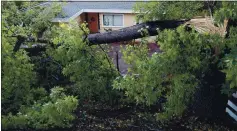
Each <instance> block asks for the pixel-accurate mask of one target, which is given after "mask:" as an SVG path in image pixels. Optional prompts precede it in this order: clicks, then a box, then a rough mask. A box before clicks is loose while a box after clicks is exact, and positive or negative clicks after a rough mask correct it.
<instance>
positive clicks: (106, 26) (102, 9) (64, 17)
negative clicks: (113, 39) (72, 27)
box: [52, 1, 136, 33]
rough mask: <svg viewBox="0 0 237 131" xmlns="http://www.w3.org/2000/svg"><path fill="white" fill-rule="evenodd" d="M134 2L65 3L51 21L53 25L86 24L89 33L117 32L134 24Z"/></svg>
mask: <svg viewBox="0 0 237 131" xmlns="http://www.w3.org/2000/svg"><path fill="white" fill-rule="evenodd" d="M135 3H136V2H134V1H133V2H108V1H107V2H105V1H97V2H94V1H93V2H85V1H81V2H75V1H71V2H67V3H66V4H64V5H63V6H62V13H61V14H60V15H58V16H57V17H56V18H54V19H53V20H52V22H55V23H67V22H69V21H70V20H77V22H78V23H79V24H80V23H83V22H87V23H88V28H89V29H90V33H98V32H104V31H107V30H117V29H121V28H124V27H129V26H132V25H135V24H136V20H135V15H136V14H135V13H134V12H133V6H134V5H135Z"/></svg>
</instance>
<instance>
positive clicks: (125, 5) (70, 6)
mask: <svg viewBox="0 0 237 131" xmlns="http://www.w3.org/2000/svg"><path fill="white" fill-rule="evenodd" d="M135 3H136V2H135V1H130V2H122V1H121V2H108V1H107V2H105V1H96V2H95V1H93V2H85V1H80V2H75V1H72V2H67V3H66V4H64V5H63V6H62V13H61V15H58V16H57V17H56V18H54V19H53V20H52V22H69V20H71V19H75V18H76V17H77V16H79V15H80V14H81V13H83V12H107V13H132V12H133V11H132V8H133V6H134V5H135Z"/></svg>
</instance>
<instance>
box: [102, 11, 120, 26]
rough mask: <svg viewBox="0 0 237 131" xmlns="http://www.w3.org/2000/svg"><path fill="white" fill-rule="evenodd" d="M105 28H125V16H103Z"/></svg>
mask: <svg viewBox="0 0 237 131" xmlns="http://www.w3.org/2000/svg"><path fill="white" fill-rule="evenodd" d="M103 25H104V26H123V15H119V14H105V15H103Z"/></svg>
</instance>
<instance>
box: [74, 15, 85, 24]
mask: <svg viewBox="0 0 237 131" xmlns="http://www.w3.org/2000/svg"><path fill="white" fill-rule="evenodd" d="M76 19H77V22H78V23H79V24H81V23H83V22H84V21H86V15H85V13H82V14H81V15H79V16H78V17H77V18H76Z"/></svg>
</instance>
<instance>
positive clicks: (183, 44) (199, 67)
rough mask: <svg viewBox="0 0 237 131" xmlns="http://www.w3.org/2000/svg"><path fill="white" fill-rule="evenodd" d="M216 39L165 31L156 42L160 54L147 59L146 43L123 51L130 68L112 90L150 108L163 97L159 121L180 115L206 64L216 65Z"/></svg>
mask: <svg viewBox="0 0 237 131" xmlns="http://www.w3.org/2000/svg"><path fill="white" fill-rule="evenodd" d="M221 40H222V39H221V38H220V37H219V36H210V35H201V34H199V33H197V32H195V31H194V30H193V31H191V32H189V31H185V28H184V27H179V28H178V29H177V30H175V31H174V30H165V31H163V32H160V33H159V36H158V37H157V41H158V43H159V45H160V48H161V50H162V51H163V52H162V53H155V54H153V55H152V56H151V57H149V56H148V49H147V46H146V43H141V44H140V45H138V46H136V47H132V46H128V48H127V49H126V50H124V51H123V54H124V56H125V58H124V59H125V61H126V62H127V63H128V64H130V65H131V67H130V68H129V73H128V75H126V76H124V77H119V78H117V79H116V80H115V81H114V88H116V89H120V90H124V91H125V94H126V95H127V96H128V97H129V98H130V99H132V100H135V101H136V102H137V103H143V104H146V105H152V104H155V103H157V102H158V100H159V99H160V98H161V97H166V99H167V102H166V103H164V109H165V112H164V113H162V114H159V115H158V119H159V120H162V119H167V118H171V117H172V116H179V115H181V114H182V113H183V111H184V110H185V109H186V106H187V105H188V103H189V101H190V100H191V98H192V95H193V93H194V91H195V88H196V87H199V86H201V85H202V84H201V83H200V81H201V79H202V77H204V76H205V73H207V71H208V68H209V64H210V63H211V62H215V58H216V57H217V56H213V51H212V48H213V47H216V46H218V47H220V48H222V42H221Z"/></svg>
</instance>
